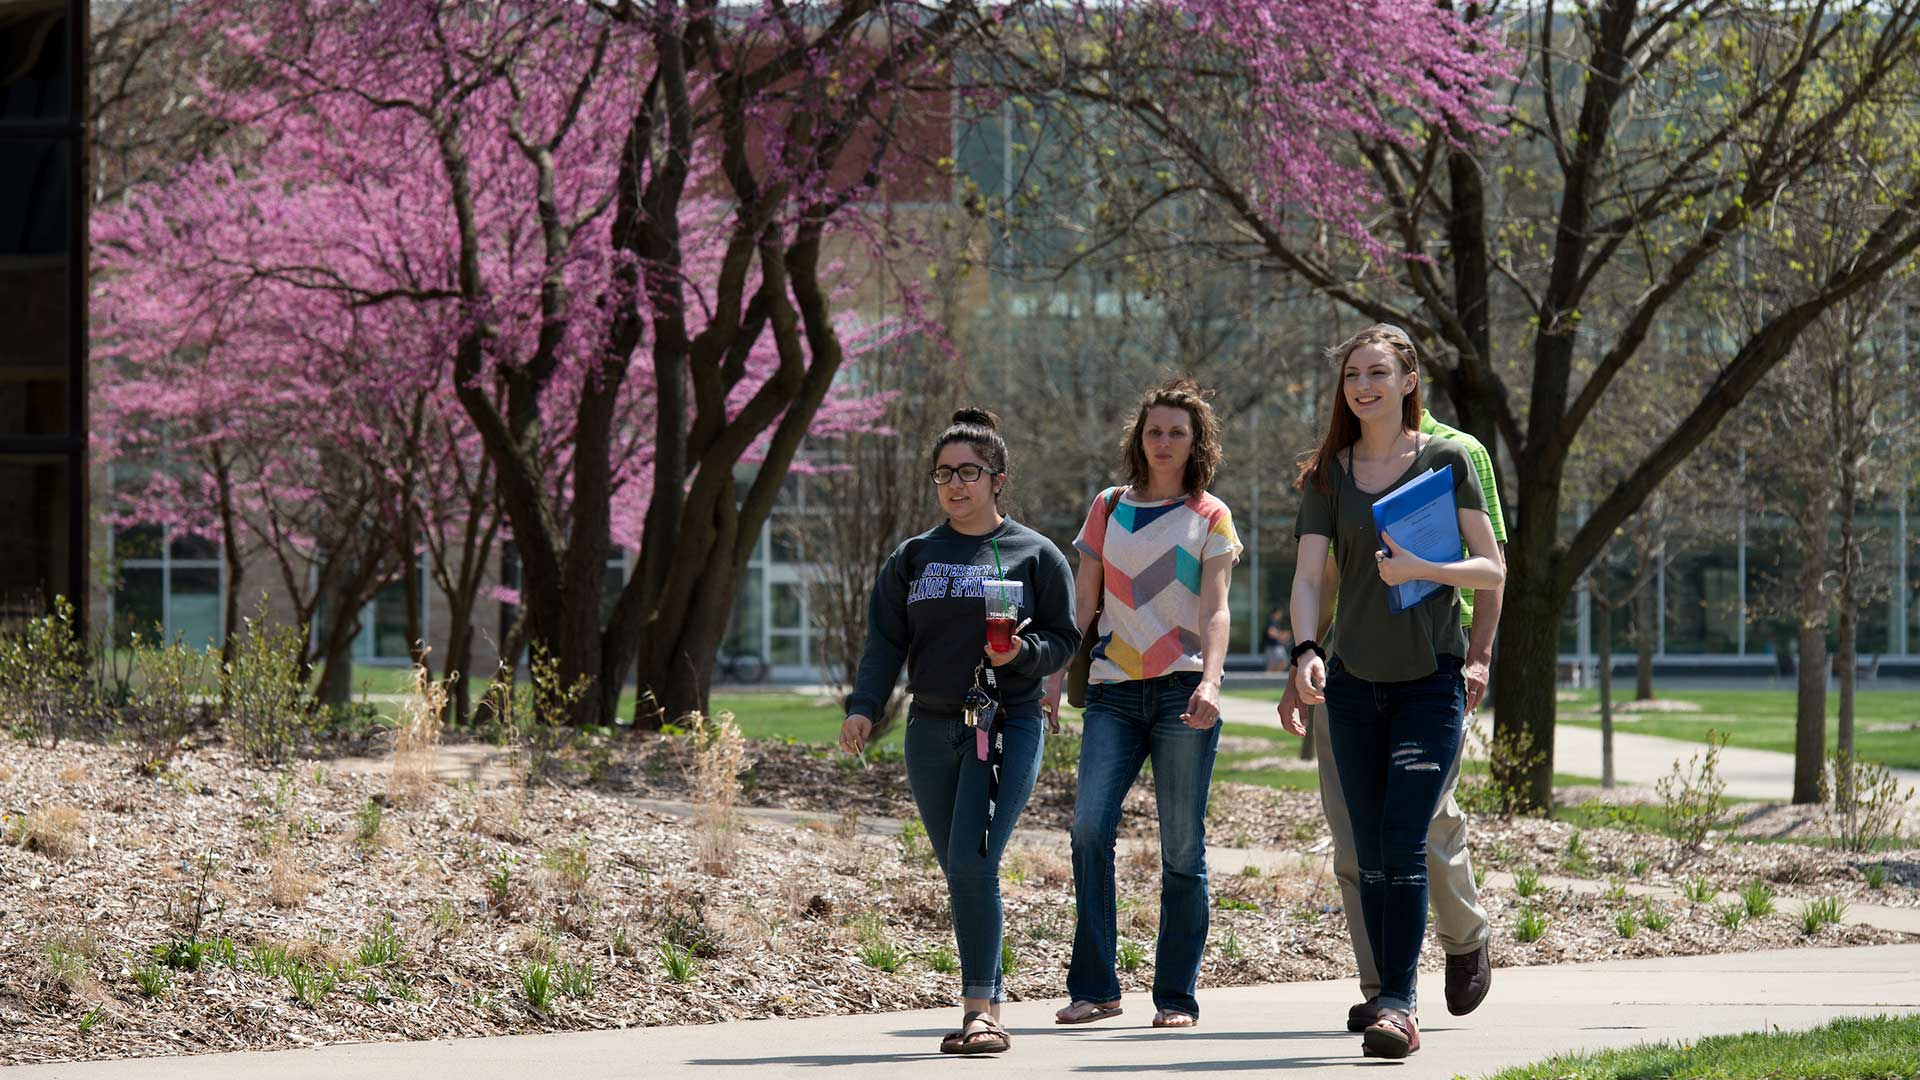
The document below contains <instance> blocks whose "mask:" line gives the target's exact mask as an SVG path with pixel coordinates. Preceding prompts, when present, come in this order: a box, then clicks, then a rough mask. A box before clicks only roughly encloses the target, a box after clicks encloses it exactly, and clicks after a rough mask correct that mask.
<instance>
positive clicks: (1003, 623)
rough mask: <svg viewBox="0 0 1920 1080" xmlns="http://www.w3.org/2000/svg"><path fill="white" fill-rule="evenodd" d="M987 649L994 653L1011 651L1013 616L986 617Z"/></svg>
mask: <svg viewBox="0 0 1920 1080" xmlns="http://www.w3.org/2000/svg"><path fill="white" fill-rule="evenodd" d="M987 647H988V648H990V649H992V650H993V651H994V652H1012V651H1013V616H1011V615H989V616H987Z"/></svg>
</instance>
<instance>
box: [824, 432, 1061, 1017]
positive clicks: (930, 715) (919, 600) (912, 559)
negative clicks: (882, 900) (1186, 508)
mask: <svg viewBox="0 0 1920 1080" xmlns="http://www.w3.org/2000/svg"><path fill="white" fill-rule="evenodd" d="M931 458H932V460H931V462H930V465H931V466H932V468H931V470H930V472H929V473H928V478H929V479H930V480H931V481H932V484H933V490H934V492H935V494H936V496H937V497H938V499H939V501H940V508H941V509H942V510H944V511H945V512H946V515H947V520H946V521H944V522H942V523H941V524H939V525H937V526H935V527H934V528H932V529H930V530H928V531H927V532H924V533H921V534H920V535H919V536H915V537H913V538H911V539H909V540H907V541H905V542H903V543H902V544H901V545H900V546H899V547H898V548H896V549H894V552H893V554H892V555H891V556H889V557H888V559H887V561H886V565H884V566H882V567H881V568H880V577H879V579H878V580H877V581H875V582H874V586H873V599H872V601H871V603H870V605H869V608H868V613H867V645H866V651H865V652H864V653H862V655H861V657H860V669H859V674H858V676H857V678H856V680H855V688H854V691H853V693H852V694H850V695H848V697H847V718H846V721H845V723H843V724H842V725H841V727H840V748H841V749H842V750H845V751H847V752H848V753H852V754H857V753H861V752H862V751H864V750H865V748H866V743H867V738H868V737H869V736H870V735H871V734H872V733H873V717H874V716H875V715H876V714H877V713H878V711H879V710H880V709H881V707H882V706H883V705H884V704H885V702H886V700H887V695H889V694H891V693H892V692H893V687H894V683H895V682H897V681H898V680H899V678H900V667H901V665H902V664H903V663H904V664H905V665H906V668H907V689H908V691H909V692H911V693H912V695H913V702H912V704H911V705H910V706H909V707H908V710H907V731H906V758H907V784H908V786H909V787H910V788H911V789H912V791H913V801H914V805H915V806H917V807H918V808H919V811H920V820H921V822H922V823H923V824H925V825H926V828H927V838H928V840H930V841H931V843H932V846H933V853H934V856H935V858H937V859H938V860H939V863H940V869H941V871H942V872H944V873H945V874H946V878H947V898H948V902H949V904H950V906H951V908H952V912H953V935H954V939H955V942H956V944H957V946H958V948H959V952H960V984H961V988H960V994H961V997H962V999H963V1001H964V1006H963V1015H962V1019H961V1024H960V1027H959V1029H958V1030H956V1031H953V1032H950V1033H948V1034H947V1036H946V1037H945V1038H944V1039H942V1040H941V1042H940V1049H941V1050H942V1051H943V1052H945V1053H949V1054H990V1053H998V1052H1000V1051H1003V1050H1005V1049H1007V1045H1008V1038H1007V1033H1006V1030H1005V1029H1004V1028H1002V1027H1001V1026H1000V1002H1001V1001H1002V999H1003V998H1004V996H1005V994H1004V988H1003V985H1002V972H1001V970H1000V938H1001V929H1002V919H1001V908H1000V856H1001V855H1002V853H1004V852H1005V851H1006V847H1007V839H1008V837H1009V836H1010V835H1011V834H1012V833H1013V826H1014V823H1015V822H1016V821H1018V820H1019V819H1020V811H1021V810H1023V809H1024V808H1025V807H1026V805H1027V797H1028V796H1029V795H1031V794H1032V793H1033V783H1034V780H1035V778H1036V777H1037V776H1038V775H1039V773H1040V741H1041V739H1042V738H1043V737H1044V733H1043V728H1042V724H1043V721H1042V719H1041V714H1040V696H1041V680H1042V679H1044V678H1046V677H1047V676H1048V675H1051V674H1053V673H1054V672H1056V671H1058V670H1060V668H1061V667H1063V666H1065V664H1066V663H1067V661H1068V659H1070V658H1071V657H1072V656H1073V649H1074V646H1075V645H1076V644H1077V643H1078V641H1079V637H1078V635H1077V634H1076V633H1075V628H1074V620H1073V578H1072V574H1071V573H1070V572H1069V570H1068V568H1067V559H1066V556H1065V555H1063V554H1061V552H1060V549H1059V548H1057V547H1055V546H1054V545H1053V542H1052V541H1050V540H1048V539H1047V538H1046V537H1044V536H1041V535H1040V534H1039V533H1036V532H1034V531H1033V530H1032V529H1029V528H1027V527H1026V526H1024V525H1022V524H1020V523H1019V522H1016V521H1014V520H1013V519H1012V518H1009V517H1007V516H1006V515H1004V514H1002V513H1001V511H1000V496H1001V493H1002V492H1003V491H1005V489H1006V485H1007V483H1008V481H1009V480H1010V477H1011V474H1010V470H1009V465H1008V458H1007V444H1006V441H1005V440H1004V439H1003V438H1001V435H1000V432H999V425H998V421H997V420H996V419H995V418H994V416H993V414H991V413H987V412H983V411H981V410H979V409H961V410H960V411H959V412H956V413H954V414H953V423H952V425H951V426H950V427H948V428H947V430H946V431H945V432H944V433H942V434H941V436H940V438H939V439H938V440H937V441H936V442H935V443H934V447H933V454H932V455H931ZM993 579H999V580H1005V581H1017V582H1019V583H1020V584H1021V586H1022V597H1021V600H1020V612H1019V614H1020V616H1021V618H1022V619H1023V620H1025V621H1022V622H1020V624H1019V626H1017V627H1016V628H1015V630H1014V636H1013V637H1012V638H1011V639H1010V641H1011V645H1012V647H1011V648H1009V649H1007V650H1005V651H997V650H996V649H994V648H993V646H992V645H991V644H989V642H988V638H987V625H986V618H987V617H986V602H985V599H984V596H985V593H984V588H983V583H984V582H986V581H988V580H993Z"/></svg>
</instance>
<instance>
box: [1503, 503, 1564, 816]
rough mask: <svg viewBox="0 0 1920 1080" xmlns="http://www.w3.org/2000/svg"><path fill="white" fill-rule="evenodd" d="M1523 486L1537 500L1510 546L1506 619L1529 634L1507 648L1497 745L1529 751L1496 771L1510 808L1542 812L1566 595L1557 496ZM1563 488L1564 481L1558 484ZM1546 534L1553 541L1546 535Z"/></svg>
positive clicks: (1548, 793) (1548, 800)
mask: <svg viewBox="0 0 1920 1080" xmlns="http://www.w3.org/2000/svg"><path fill="white" fill-rule="evenodd" d="M1528 479H1530V478H1529V477H1522V479H1521V484H1522V487H1523V488H1525V489H1526V491H1525V493H1526V494H1527V495H1529V496H1531V497H1530V498H1528V499H1527V501H1526V502H1525V504H1524V505H1525V511H1524V513H1523V515H1522V516H1521V518H1520V527H1519V528H1518V529H1517V530H1516V531H1515V533H1514V536H1515V540H1516V542H1515V543H1514V544H1512V545H1511V546H1509V548H1508V562H1507V587H1506V592H1505V596H1506V602H1505V604H1504V606H1503V608H1502V611H1501V618H1500V621H1501V623H1502V624H1504V625H1509V626H1517V627H1523V628H1525V630H1526V632H1525V633H1518V634H1510V635H1508V636H1507V638H1506V640H1505V641H1504V642H1502V643H1501V647H1500V681H1499V683H1498V684H1497V690H1498V695H1499V698H1498V701H1497V702H1496V703H1495V709H1494V714H1493V718H1494V742H1495V744H1496V752H1497V751H1498V748H1499V747H1503V746H1504V747H1507V748H1510V749H1515V750H1517V749H1519V748H1520V747H1521V746H1524V748H1525V756H1524V757H1523V758H1521V759H1518V760H1516V759H1514V758H1512V757H1511V756H1509V758H1508V759H1507V760H1506V762H1505V764H1504V765H1503V767H1502V768H1500V769H1497V770H1496V775H1495V776H1494V782H1495V783H1496V784H1497V785H1499V787H1500V788H1501V789H1502V790H1503V791H1508V792H1511V793H1512V797H1513V800H1514V802H1515V805H1514V806H1513V807H1510V809H1515V810H1521V811H1530V812H1537V811H1543V810H1545V809H1547V808H1549V807H1551V806H1552V805H1553V723H1554V701H1553V691H1554V678H1555V675H1556V672H1557V671H1558V668H1559V661H1560V656H1559V652H1560V650H1559V641H1558V637H1559V635H1558V632H1557V631H1558V629H1559V626H1560V616H1561V613H1562V610H1563V608H1564V607H1565V605H1566V595H1565V594H1564V593H1556V592H1555V591H1554V589H1553V576H1554V566H1553V562H1552V548H1551V545H1552V542H1553V534H1552V528H1553V524H1554V518H1555V509H1556V506H1555V504H1556V503H1557V502H1558V499H1557V498H1556V495H1557V492H1555V491H1545V492H1541V491H1536V490H1533V489H1531V488H1527V480H1528ZM1554 483H1555V484H1556V485H1557V479H1556V480H1555V481H1554ZM1542 533H1544V534H1545V535H1544V536H1543V535H1541V534H1542Z"/></svg>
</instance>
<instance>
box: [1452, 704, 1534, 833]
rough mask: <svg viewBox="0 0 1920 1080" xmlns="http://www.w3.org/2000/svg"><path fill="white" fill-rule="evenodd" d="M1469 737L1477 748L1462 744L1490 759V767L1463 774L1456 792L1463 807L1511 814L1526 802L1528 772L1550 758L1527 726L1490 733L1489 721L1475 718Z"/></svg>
mask: <svg viewBox="0 0 1920 1080" xmlns="http://www.w3.org/2000/svg"><path fill="white" fill-rule="evenodd" d="M1467 741H1468V742H1470V743H1471V744H1473V747H1474V749H1472V750H1467V749H1465V748H1464V747H1463V749H1462V753H1471V754H1473V755H1474V756H1476V757H1479V758H1483V759H1484V760H1485V761H1486V762H1487V771H1486V772H1485V773H1483V774H1478V775H1474V776H1467V775H1464V774H1463V775H1462V776H1461V777H1460V782H1459V784H1458V786H1457V787H1456V788H1455V789H1454V796H1455V798H1456V800H1457V801H1458V802H1459V804H1460V808H1461V809H1462V810H1465V811H1466V812H1467V813H1469V814H1498V815H1500V816H1502V817H1512V816H1513V815H1514V814H1515V813H1516V812H1517V811H1518V810H1519V809H1520V808H1521V807H1523V806H1525V805H1526V802H1527V800H1526V779H1525V778H1526V776H1527V774H1528V773H1530V772H1531V771H1532V770H1534V769H1535V768H1537V767H1538V766H1540V765H1541V764H1543V763H1544V762H1545V761H1546V760H1547V754H1546V751H1544V750H1539V749H1535V747H1534V745H1533V733H1532V732H1529V731H1524V730H1516V731H1511V732H1508V733H1507V734H1505V735H1498V736H1491V737H1490V736H1489V735H1488V734H1487V728H1486V723H1485V721H1483V720H1480V719H1477V718H1476V719H1475V720H1474V722H1473V725H1472V726H1471V727H1469V728H1468V729H1467Z"/></svg>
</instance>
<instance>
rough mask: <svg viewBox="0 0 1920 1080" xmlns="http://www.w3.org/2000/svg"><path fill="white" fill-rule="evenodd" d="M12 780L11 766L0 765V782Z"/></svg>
mask: <svg viewBox="0 0 1920 1080" xmlns="http://www.w3.org/2000/svg"><path fill="white" fill-rule="evenodd" d="M11 779H13V766H11V765H0V781H6V780H11Z"/></svg>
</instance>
